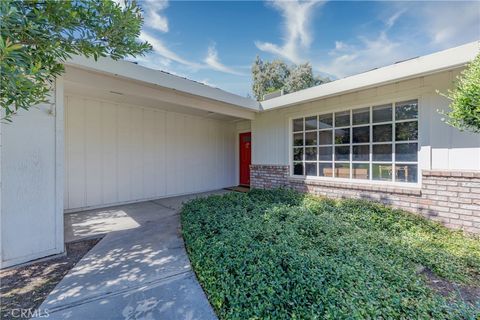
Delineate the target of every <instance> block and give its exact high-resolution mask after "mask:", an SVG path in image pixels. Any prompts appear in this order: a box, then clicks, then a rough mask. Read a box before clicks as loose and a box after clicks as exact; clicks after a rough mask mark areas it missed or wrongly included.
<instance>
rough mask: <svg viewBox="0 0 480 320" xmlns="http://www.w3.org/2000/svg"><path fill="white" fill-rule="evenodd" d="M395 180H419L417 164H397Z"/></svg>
mask: <svg viewBox="0 0 480 320" xmlns="http://www.w3.org/2000/svg"><path fill="white" fill-rule="evenodd" d="M395 181H398V182H417V165H416V164H398V163H397V164H395Z"/></svg>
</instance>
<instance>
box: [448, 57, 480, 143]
mask: <svg viewBox="0 0 480 320" xmlns="http://www.w3.org/2000/svg"><path fill="white" fill-rule="evenodd" d="M445 96H446V97H447V98H449V99H450V100H452V103H451V104H450V110H449V111H448V112H447V113H445V115H446V116H447V119H446V122H447V123H448V124H449V125H451V126H453V127H455V128H458V129H460V130H461V131H464V130H467V131H471V132H477V133H478V132H480V55H478V56H477V57H476V58H475V60H474V61H473V62H472V63H471V64H470V65H469V66H468V68H467V69H465V70H464V71H463V72H462V74H461V75H460V76H459V78H458V81H457V84H456V86H455V88H454V89H453V90H449V91H448V94H446V95H445Z"/></svg>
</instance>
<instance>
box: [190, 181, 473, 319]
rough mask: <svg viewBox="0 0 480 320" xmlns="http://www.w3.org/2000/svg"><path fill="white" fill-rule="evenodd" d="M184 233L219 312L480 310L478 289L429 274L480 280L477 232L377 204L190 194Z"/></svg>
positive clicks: (266, 315) (427, 313)
mask: <svg viewBox="0 0 480 320" xmlns="http://www.w3.org/2000/svg"><path fill="white" fill-rule="evenodd" d="M182 233H183V236H184V239H185V243H186V247H187V251H188V253H189V257H190V259H191V262H192V266H193V268H194V270H195V272H196V274H197V277H198V279H199V281H200V283H201V284H202V286H203V288H204V290H205V292H206V294H207V296H208V298H209V301H210V303H211V304H212V306H213V307H214V309H215V310H216V312H217V315H218V316H219V317H220V318H221V319H342V318H350V319H355V318H357V319H358V318H396V319H398V318H403V319H422V318H423V319H428V318H438V319H475V318H476V317H477V316H479V315H480V302H479V301H480V300H479V301H475V296H474V299H473V300H468V301H466V300H463V299H462V296H461V295H460V292H458V293H456V292H452V293H451V295H449V296H446V295H445V293H443V294H442V293H441V292H438V291H436V290H434V288H432V287H431V286H429V282H428V281H429V279H428V274H429V273H431V274H432V275H433V276H435V277H439V278H441V279H444V280H445V281H448V282H449V283H452V284H454V285H456V286H457V287H458V288H460V287H462V286H467V285H468V286H469V288H472V289H473V290H474V291H475V290H476V288H479V287H480V274H479V270H480V241H479V239H478V238H474V237H466V236H464V235H463V234H461V233H460V232H453V231H450V230H448V229H446V228H444V227H442V226H440V225H438V224H437V223H434V222H432V221H429V220H426V219H424V218H422V217H419V216H416V215H413V214H410V213H407V212H403V211H401V210H394V209H391V208H387V207H385V206H383V205H380V204H376V203H372V202H367V201H364V200H339V201H334V200H331V199H324V198H318V197H313V196H309V195H303V194H299V193H296V192H294V191H290V190H283V189H278V190H270V191H266V190H253V191H251V192H249V193H247V194H243V193H229V194H226V195H223V196H211V197H208V198H201V199H196V200H193V201H191V202H189V203H187V204H186V205H185V206H184V208H183V210H182ZM457 287H456V288H457Z"/></svg>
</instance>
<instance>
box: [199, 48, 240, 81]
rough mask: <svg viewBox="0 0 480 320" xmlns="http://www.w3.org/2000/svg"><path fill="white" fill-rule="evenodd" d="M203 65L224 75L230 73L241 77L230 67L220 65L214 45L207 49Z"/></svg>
mask: <svg viewBox="0 0 480 320" xmlns="http://www.w3.org/2000/svg"><path fill="white" fill-rule="evenodd" d="M204 62H205V64H206V65H207V66H209V67H210V68H211V69H213V70H217V71H221V72H225V73H230V74H234V75H243V73H241V72H238V71H236V70H234V69H232V68H230V67H227V66H226V65H224V64H222V63H221V62H220V60H219V58H218V52H217V49H216V48H215V45H211V46H209V47H208V54H207V57H206V58H205V60H204Z"/></svg>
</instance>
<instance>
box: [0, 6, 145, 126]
mask: <svg viewBox="0 0 480 320" xmlns="http://www.w3.org/2000/svg"><path fill="white" fill-rule="evenodd" d="M0 16H1V19H2V20H1V21H2V22H1V30H0V81H1V83H0V110H4V111H5V115H4V118H3V119H4V120H7V121H11V120H12V116H13V115H14V114H15V113H16V112H18V110H20V109H29V108H30V107H31V106H33V105H35V104H39V103H42V102H45V101H47V99H48V94H49V92H50V90H51V86H52V84H53V83H54V81H55V78H56V77H57V76H59V75H61V74H62V73H63V71H64V68H63V62H65V61H66V60H67V59H69V58H70V57H71V56H72V55H76V54H78V55H84V56H86V57H93V58H94V59H95V60H96V59H98V57H104V56H110V57H112V58H113V59H116V60H117V59H121V58H124V57H126V56H136V55H142V54H144V53H146V52H148V51H149V50H151V46H150V45H149V44H148V43H147V42H141V41H139V40H138V37H139V35H140V31H141V27H142V24H143V17H142V12H141V9H140V7H139V6H138V5H137V3H136V2H135V1H134V0H131V1H130V0H125V3H124V5H123V6H121V5H119V4H118V3H115V2H113V1H111V0H71V1H44V0H43V1H42V0H27V1H21V0H1V1H0Z"/></svg>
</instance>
